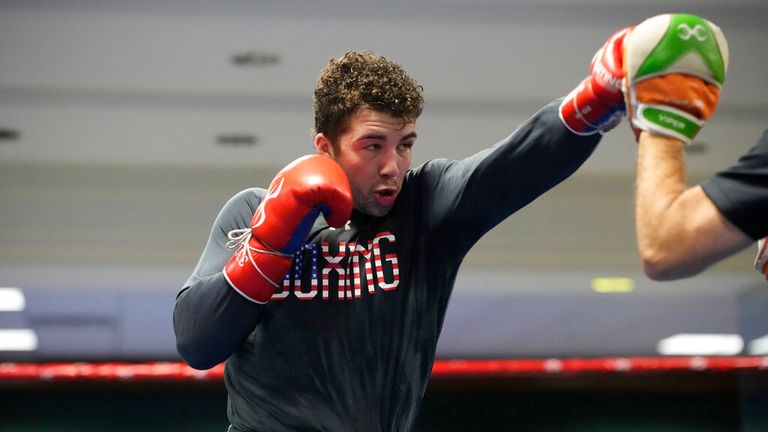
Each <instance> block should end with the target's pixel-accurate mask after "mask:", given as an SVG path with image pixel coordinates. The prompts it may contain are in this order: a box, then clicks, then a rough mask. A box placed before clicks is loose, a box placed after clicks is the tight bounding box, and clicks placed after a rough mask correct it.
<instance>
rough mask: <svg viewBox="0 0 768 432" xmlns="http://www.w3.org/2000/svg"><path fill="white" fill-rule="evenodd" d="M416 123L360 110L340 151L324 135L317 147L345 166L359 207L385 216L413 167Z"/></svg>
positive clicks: (341, 140) (344, 135)
mask: <svg viewBox="0 0 768 432" xmlns="http://www.w3.org/2000/svg"><path fill="white" fill-rule="evenodd" d="M415 129H416V124H415V123H405V124H403V121H402V120H401V119H398V118H395V117H392V116H391V115H389V114H387V113H383V112H379V111H374V110H371V109H365V108H364V109H360V110H358V111H356V112H355V113H354V114H352V116H351V117H350V118H349V121H348V126H347V128H346V131H345V132H344V133H342V134H341V136H339V138H338V145H337V146H336V148H334V147H333V145H331V143H330V141H329V140H328V139H327V138H326V137H325V136H324V135H323V134H318V135H317V136H316V137H315V148H316V149H317V151H318V152H319V153H321V154H327V155H329V156H331V157H332V158H333V159H334V160H336V162H337V163H338V164H339V165H341V167H342V168H343V169H344V172H345V173H346V174H347V177H348V178H349V183H350V185H351V187H352V198H353V200H354V205H355V208H356V209H357V210H358V211H360V212H363V213H366V214H369V215H372V216H384V215H386V214H387V213H389V210H391V209H392V206H394V204H395V200H396V199H397V195H398V194H399V193H400V189H401V188H402V187H403V178H404V177H405V173H406V171H407V170H408V169H409V168H410V167H411V149H412V147H413V145H414V143H415V142H416V131H415Z"/></svg>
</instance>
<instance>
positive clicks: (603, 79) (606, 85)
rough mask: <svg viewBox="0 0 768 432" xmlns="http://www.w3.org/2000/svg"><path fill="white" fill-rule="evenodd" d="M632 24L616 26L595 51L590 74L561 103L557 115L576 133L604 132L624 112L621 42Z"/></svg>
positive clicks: (621, 116) (617, 121) (614, 123)
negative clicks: (606, 39) (619, 28)
mask: <svg viewBox="0 0 768 432" xmlns="http://www.w3.org/2000/svg"><path fill="white" fill-rule="evenodd" d="M631 30H632V28H631V27H627V28H625V29H622V30H619V31H618V32H616V33H615V34H613V36H611V37H610V38H609V39H608V41H607V42H606V43H605V44H604V45H603V46H602V47H601V48H600V49H599V50H598V51H597V53H595V55H594V57H592V63H591V64H590V67H589V71H590V75H589V76H588V77H587V78H585V79H584V81H582V82H581V84H579V86H578V87H576V88H575V89H574V90H573V91H572V92H571V93H569V94H568V96H566V97H565V99H563V102H562V103H561V104H560V119H561V120H562V121H563V123H565V126H566V127H568V129H570V130H571V132H573V133H575V134H577V135H592V134H595V133H598V132H599V133H603V132H607V131H608V130H610V129H613V128H614V127H616V125H618V124H619V123H620V122H621V119H622V118H623V117H624V115H625V114H626V109H625V106H624V95H623V93H622V81H623V79H624V69H623V65H622V59H623V54H624V53H623V42H624V38H625V36H626V35H627V34H628V33H629V32H630V31H631Z"/></svg>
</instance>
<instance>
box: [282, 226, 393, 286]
mask: <svg viewBox="0 0 768 432" xmlns="http://www.w3.org/2000/svg"><path fill="white" fill-rule="evenodd" d="M396 244H397V240H396V238H395V236H394V234H392V233H391V232H388V231H384V232H380V233H377V234H376V235H375V236H374V237H373V239H372V240H368V241H365V242H351V241H350V242H345V241H339V242H338V243H337V244H331V243H329V242H319V243H307V244H305V245H304V246H303V247H302V248H301V249H299V250H298V252H297V253H296V255H295V256H294V259H293V266H292V269H291V271H290V272H288V274H287V275H286V276H285V278H284V279H283V284H282V290H281V291H280V292H277V293H275V294H273V295H272V298H271V300H273V301H274V300H285V299H287V298H289V297H291V296H294V297H296V298H297V299H299V300H304V301H308V300H321V301H328V300H331V299H336V300H341V301H352V300H361V299H365V298H366V297H369V296H373V295H375V294H376V293H377V291H381V292H390V291H394V290H396V289H397V287H398V285H399V284H400V270H399V264H398V255H397V248H396ZM334 291H335V295H334ZM318 294H319V295H318ZM364 294H367V295H364Z"/></svg>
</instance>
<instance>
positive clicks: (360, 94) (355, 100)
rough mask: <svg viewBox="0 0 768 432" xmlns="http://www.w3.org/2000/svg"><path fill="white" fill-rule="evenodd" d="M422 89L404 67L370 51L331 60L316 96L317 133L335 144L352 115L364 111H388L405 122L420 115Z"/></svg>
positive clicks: (320, 79) (317, 87)
mask: <svg viewBox="0 0 768 432" xmlns="http://www.w3.org/2000/svg"><path fill="white" fill-rule="evenodd" d="M422 92H423V88H422V87H421V86H420V85H419V84H418V83H417V82H416V81H415V80H414V79H413V78H411V77H410V76H409V75H408V74H407V73H406V71H405V70H404V69H403V67H402V66H400V65H398V64H396V63H393V62H392V61H390V60H388V59H386V58H384V57H382V56H379V55H377V54H375V53H373V52H370V51H363V52H355V51H348V52H346V53H345V54H344V55H343V56H341V57H339V58H338V59H331V60H330V63H329V64H328V66H326V68H325V69H324V70H323V72H322V74H321V75H320V78H319V79H318V81H317V85H316V87H315V93H314V103H313V109H314V112H315V133H322V134H324V135H325V136H326V137H328V139H330V140H331V142H333V143H334V144H335V143H336V139H337V138H338V137H339V135H341V134H342V133H344V130H345V128H346V127H347V122H348V119H349V116H350V115H352V114H353V113H354V112H355V111H357V110H358V109H361V108H369V109H372V110H375V111H381V112H386V113H388V114H390V115H392V116H393V117H395V118H398V119H401V120H403V124H405V123H407V122H413V121H416V119H417V118H418V117H419V116H420V115H421V110H422V106H423V104H424V97H423V96H422Z"/></svg>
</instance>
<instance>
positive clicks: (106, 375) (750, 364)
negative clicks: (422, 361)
mask: <svg viewBox="0 0 768 432" xmlns="http://www.w3.org/2000/svg"><path fill="white" fill-rule="evenodd" d="M736 370H754V371H758V370H759V371H763V370H768V356H739V357H699V356H694V357H604V358H550V359H483V360H437V361H435V364H434V367H433V370H432V377H433V378H447V377H489V376H491V377H500V376H521V375H525V376H531V375H551V374H576V373H598V374H611V373H641V372H680V371H695V372H703V371H712V372H728V371H736ZM223 374H224V365H223V364H219V365H217V366H215V367H213V368H211V369H208V370H205V371H198V370H195V369H192V368H190V367H189V366H187V365H186V364H185V363H182V362H145V363H0V381H2V380H8V381H9V380H107V381H108V380H218V379H221V378H222V377H223Z"/></svg>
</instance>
